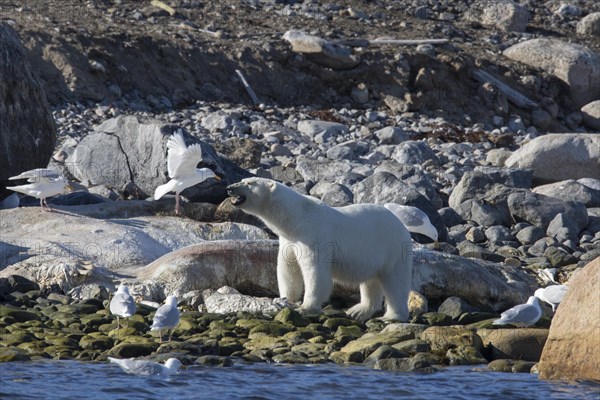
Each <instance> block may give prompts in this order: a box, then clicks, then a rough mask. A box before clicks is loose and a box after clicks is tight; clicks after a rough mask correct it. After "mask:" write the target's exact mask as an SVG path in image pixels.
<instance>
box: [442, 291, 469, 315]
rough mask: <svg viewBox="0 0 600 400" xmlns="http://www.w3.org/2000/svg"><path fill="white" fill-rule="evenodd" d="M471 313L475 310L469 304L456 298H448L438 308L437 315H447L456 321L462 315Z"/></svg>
mask: <svg viewBox="0 0 600 400" xmlns="http://www.w3.org/2000/svg"><path fill="white" fill-rule="evenodd" d="M473 311H475V309H474V308H473V307H471V305H470V304H469V303H467V302H466V301H464V300H463V299H461V298H460V297H456V296H452V297H448V298H447V299H446V300H444V302H443V303H442V304H441V305H440V306H439V307H438V312H439V313H442V314H446V315H449V316H451V317H452V319H458V317H460V316H461V315H462V314H464V313H466V312H473Z"/></svg>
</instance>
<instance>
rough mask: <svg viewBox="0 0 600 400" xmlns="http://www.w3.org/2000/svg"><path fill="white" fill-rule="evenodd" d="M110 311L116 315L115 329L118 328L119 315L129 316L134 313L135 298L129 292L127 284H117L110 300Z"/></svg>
mask: <svg viewBox="0 0 600 400" xmlns="http://www.w3.org/2000/svg"><path fill="white" fill-rule="evenodd" d="M110 312H111V314H113V315H116V316H117V329H119V328H120V324H119V317H123V318H129V317H131V316H132V315H133V314H135V300H134V299H133V297H132V296H131V295H130V294H129V289H128V288H127V285H125V284H120V285H119V288H118V289H117V293H115V295H114V296H113V298H112V299H111V300H110Z"/></svg>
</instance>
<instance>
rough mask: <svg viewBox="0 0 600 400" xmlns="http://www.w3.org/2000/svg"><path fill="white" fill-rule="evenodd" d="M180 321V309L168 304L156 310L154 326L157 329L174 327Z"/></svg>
mask: <svg viewBox="0 0 600 400" xmlns="http://www.w3.org/2000/svg"><path fill="white" fill-rule="evenodd" d="M178 323H179V311H178V310H177V307H172V306H170V305H168V304H165V305H162V306H160V307H159V308H158V310H156V314H154V319H153V320H152V327H154V328H155V329H165V328H172V327H174V326H176V325H177V324H178Z"/></svg>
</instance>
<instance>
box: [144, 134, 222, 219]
mask: <svg viewBox="0 0 600 400" xmlns="http://www.w3.org/2000/svg"><path fill="white" fill-rule="evenodd" d="M167 149H168V151H167V172H168V173H169V178H171V180H170V181H169V182H167V183H165V184H164V185H160V186H159V187H157V188H156V190H155V191H154V200H158V199H160V198H161V197H163V196H164V195H165V194H167V193H169V192H175V214H179V193H181V192H182V191H183V190H184V189H187V188H189V187H190V186H194V185H197V184H198V183H200V182H203V181H205V180H207V179H209V178H215V179H217V180H220V179H221V178H219V177H218V176H217V175H215V173H214V172H213V171H211V170H210V168H196V165H197V164H198V163H199V162H200V161H202V148H201V147H200V145H199V144H198V143H196V144H193V145H191V146H189V147H187V146H186V145H185V141H184V140H183V133H182V132H181V130H178V131H177V132H176V133H174V134H173V135H171V137H170V138H169V140H168V141H167Z"/></svg>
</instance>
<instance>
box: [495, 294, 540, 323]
mask: <svg viewBox="0 0 600 400" xmlns="http://www.w3.org/2000/svg"><path fill="white" fill-rule="evenodd" d="M541 316H542V309H541V307H540V303H539V302H538V298H537V297H535V296H529V299H527V303H525V304H519V305H516V306H514V307H513V308H510V309H508V310H506V311H504V312H503V313H502V314H500V319H497V320H495V321H494V325H508V324H510V325H514V326H521V327H525V326H529V325H533V324H535V323H536V322H538V321H539V319H540V318H541Z"/></svg>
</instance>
